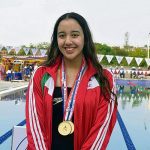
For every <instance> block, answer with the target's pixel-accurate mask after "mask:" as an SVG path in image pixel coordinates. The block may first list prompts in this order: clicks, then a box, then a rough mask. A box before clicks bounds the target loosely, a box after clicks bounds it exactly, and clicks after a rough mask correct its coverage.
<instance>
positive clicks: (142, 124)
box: [0, 84, 150, 150]
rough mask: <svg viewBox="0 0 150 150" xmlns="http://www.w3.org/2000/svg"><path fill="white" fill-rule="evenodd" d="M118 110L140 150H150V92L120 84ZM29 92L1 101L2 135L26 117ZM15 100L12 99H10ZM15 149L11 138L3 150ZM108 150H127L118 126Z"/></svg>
mask: <svg viewBox="0 0 150 150" xmlns="http://www.w3.org/2000/svg"><path fill="white" fill-rule="evenodd" d="M117 91H118V110H119V113H120V115H121V117H122V120H123V122H124V124H125V126H126V128H127V130H128V133H129V135H130V138H131V140H132V142H133V144H134V146H135V148H136V149H137V150H149V149H150V142H149V137H150V117H149V116H150V90H149V89H147V88H145V87H141V86H140V85H136V86H135V85H133V84H132V85H130V86H129V85H128V86H123V85H120V84H118V86H117ZM24 93H25V91H24V90H22V91H18V92H16V93H13V94H11V95H8V96H5V97H2V98H1V101H0V116H1V117H0V136H1V135H2V134H4V133H5V132H6V131H8V130H10V129H11V128H12V127H13V126H14V125H16V124H18V123H19V122H21V121H22V120H24V118H25V94H24ZM10 99H11V100H10ZM9 149H11V137H10V138H9V139H8V140H7V141H5V142H4V143H2V144H1V145H0V150H9ZM107 150H127V146H126V143H125V140H124V138H123V135H122V131H121V129H120V126H119V124H118V121H117V123H116V126H115V129H114V132H113V134H112V137H111V139H110V143H109V144H108V148H107Z"/></svg>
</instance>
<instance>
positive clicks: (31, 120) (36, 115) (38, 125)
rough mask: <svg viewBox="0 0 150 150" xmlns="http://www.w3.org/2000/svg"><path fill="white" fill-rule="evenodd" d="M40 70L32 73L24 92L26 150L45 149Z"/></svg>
mask: <svg viewBox="0 0 150 150" xmlns="http://www.w3.org/2000/svg"><path fill="white" fill-rule="evenodd" d="M39 74H40V72H39V71H37V72H35V73H34V74H33V77H32V78H31V80H30V82H29V86H28V90H27V93H26V128H27V140H28V147H27V149H28V150H47V149H48V148H47V145H46V140H47V139H46V135H45V127H44V109H43V108H44V107H43V101H42V89H41V83H40V81H41V78H40V76H39Z"/></svg>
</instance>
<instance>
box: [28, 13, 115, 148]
mask: <svg viewBox="0 0 150 150" xmlns="http://www.w3.org/2000/svg"><path fill="white" fill-rule="evenodd" d="M114 84H115V83H114V80H113V77H112V74H111V73H110V72H109V71H107V70H105V69H103V68H102V66H101V65H100V64H99V62H98V59H97V55H96V51H95V47H94V43H93V40H92V36H91V32H90V29H89V27H88V24H87V22H86V20H85V19H84V18H83V17H82V16H81V15H79V14H77V13H66V14H64V15H62V16H61V17H60V18H59V19H58V20H57V21H56V24H55V26H54V31H53V34H52V38H51V45H50V49H49V52H48V57H47V60H46V62H45V63H44V64H43V65H42V66H41V67H39V68H38V69H37V70H36V71H35V72H34V74H33V76H32V78H31V80H30V83H29V86H28V91H27V98H26V121H27V138H28V150H35V149H36V150H73V149H74V150H105V149H106V146H107V144H108V141H109V139H110V135H111V133H112V130H113V127H114V125H115V122H116V110H117V107H116V106H117V105H116V104H117V103H116V95H115V87H114Z"/></svg>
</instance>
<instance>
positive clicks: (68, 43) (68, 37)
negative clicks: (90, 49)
mask: <svg viewBox="0 0 150 150" xmlns="http://www.w3.org/2000/svg"><path fill="white" fill-rule="evenodd" d="M65 44H66V45H70V44H72V39H71V37H70V36H67V37H66V40H65Z"/></svg>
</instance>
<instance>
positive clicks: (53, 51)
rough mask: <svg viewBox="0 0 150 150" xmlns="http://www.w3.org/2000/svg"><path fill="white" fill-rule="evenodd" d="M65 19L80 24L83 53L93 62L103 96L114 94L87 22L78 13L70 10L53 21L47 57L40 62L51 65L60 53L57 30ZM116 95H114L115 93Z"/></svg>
mask: <svg viewBox="0 0 150 150" xmlns="http://www.w3.org/2000/svg"><path fill="white" fill-rule="evenodd" d="M65 19H75V20H76V21H77V22H78V23H79V25H80V26H81V28H82V30H83V34H84V47H83V54H84V57H85V59H86V61H87V62H88V60H90V61H91V62H92V64H93V66H94V67H95V68H96V70H97V76H98V78H99V82H100V83H101V85H102V86H103V87H102V93H103V94H104V96H105V97H107V95H106V93H108V92H109V93H112V94H113V95H115V94H114V93H113V92H112V90H111V89H110V84H109V81H108V79H107V78H106V77H105V76H104V74H103V67H102V65H101V64H100V63H99V61H98V58H97V54H96V49H95V45H94V42H93V39H92V35H91V31H90V29H89V26H88V23H87V22H86V20H85V19H84V18H83V17H82V16H81V15H79V14H77V13H74V12H71V13H66V14H64V15H62V16H61V17H60V18H58V20H57V21H56V23H55V26H54V30H53V33H52V37H51V45H50V48H49V51H48V57H47V60H46V61H45V62H44V63H43V64H42V65H44V66H51V65H52V64H54V63H55V61H56V58H57V57H58V56H60V55H61V53H60V50H59V48H58V43H57V30H58V26H59V24H60V22H61V21H62V20H65ZM115 97H116V95H115Z"/></svg>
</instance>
